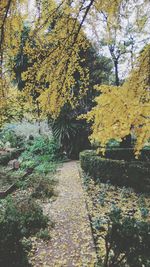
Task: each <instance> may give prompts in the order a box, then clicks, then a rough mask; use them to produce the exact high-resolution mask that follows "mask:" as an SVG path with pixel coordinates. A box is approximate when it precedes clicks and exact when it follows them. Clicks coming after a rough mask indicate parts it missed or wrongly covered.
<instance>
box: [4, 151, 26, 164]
mask: <svg viewBox="0 0 150 267" xmlns="http://www.w3.org/2000/svg"><path fill="white" fill-rule="evenodd" d="M23 151H24V149H22V148H20V149H15V150H13V151H11V152H8V153H7V154H6V155H1V156H0V164H2V165H7V163H8V162H9V161H10V160H12V159H15V158H18V157H19V156H20V154H21V153H22V152H23Z"/></svg>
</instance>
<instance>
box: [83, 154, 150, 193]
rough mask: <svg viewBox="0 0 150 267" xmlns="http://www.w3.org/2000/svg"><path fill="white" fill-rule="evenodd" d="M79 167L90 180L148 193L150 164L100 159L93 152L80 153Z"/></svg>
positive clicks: (149, 188) (149, 187)
mask: <svg viewBox="0 0 150 267" xmlns="http://www.w3.org/2000/svg"><path fill="white" fill-rule="evenodd" d="M80 162H81V167H82V169H83V170H84V171H85V173H88V174H89V175H90V176H92V178H94V179H96V180H99V181H102V182H108V181H110V182H111V183H112V184H114V185H118V186H129V187H133V188H134V189H135V190H136V191H143V192H150V164H149V162H142V161H136V160H134V161H131V162H130V161H129V162H128V161H124V160H114V159H107V158H102V157H100V156H99V155H97V154H96V152H95V151H83V152H81V153H80Z"/></svg>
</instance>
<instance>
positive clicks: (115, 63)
mask: <svg viewBox="0 0 150 267" xmlns="http://www.w3.org/2000/svg"><path fill="white" fill-rule="evenodd" d="M114 67H115V85H116V86H119V84H120V82H119V74H118V60H114Z"/></svg>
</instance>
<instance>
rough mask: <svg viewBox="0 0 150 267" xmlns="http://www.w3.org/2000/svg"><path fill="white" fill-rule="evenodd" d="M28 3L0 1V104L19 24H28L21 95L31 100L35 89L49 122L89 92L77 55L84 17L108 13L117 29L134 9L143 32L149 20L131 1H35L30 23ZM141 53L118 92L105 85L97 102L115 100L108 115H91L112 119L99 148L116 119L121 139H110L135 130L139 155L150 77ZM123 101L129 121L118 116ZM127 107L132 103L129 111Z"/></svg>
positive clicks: (145, 128)
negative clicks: (62, 109)
mask: <svg viewBox="0 0 150 267" xmlns="http://www.w3.org/2000/svg"><path fill="white" fill-rule="evenodd" d="M28 4H29V1H28V0H21V1H18V0H1V2H0V61H1V62H0V63H1V66H0V86H1V98H2V100H3V103H4V101H6V99H7V95H8V88H9V81H10V80H12V77H11V79H10V68H13V62H14V61H13V59H14V58H15V57H16V55H17V54H18V51H19V49H20V42H21V34H22V31H23V25H24V24H23V22H24V21H25V20H28V21H29V23H30V26H31V31H30V34H29V38H28V40H27V41H26V42H25V44H24V47H23V51H24V53H26V54H27V55H28V57H29V64H30V62H31V63H32V64H31V66H30V67H29V68H28V69H27V71H25V72H24V73H23V75H22V79H23V80H24V81H25V87H24V94H25V95H26V97H27V98H29V99H30V97H31V95H32V94H31V92H32V90H33V87H34V90H35V91H36V92H37V94H39V99H38V100H39V103H40V108H41V110H42V111H43V113H45V114H51V116H53V117H57V116H58V115H59V113H60V111H61V108H62V107H63V106H64V105H65V103H66V102H68V103H70V104H71V105H72V106H75V105H76V104H77V102H78V99H80V98H81V96H83V95H84V94H85V93H86V91H87V89H88V85H89V73H88V69H86V68H82V62H83V58H81V56H80V51H81V50H84V51H86V50H87V49H88V47H89V43H88V42H87V38H86V36H85V33H84V31H83V28H84V23H85V22H86V20H87V18H88V17H91V18H94V16H96V14H97V12H98V13H99V12H103V13H106V14H107V22H108V25H111V23H112V24H113V28H115V27H120V28H121V27H122V18H123V17H125V18H126V17H128V16H129V14H131V8H132V7H133V6H134V7H135V16H136V17H137V20H136V23H137V24H138V25H139V27H140V29H141V30H143V29H144V30H145V29H146V26H145V25H146V23H147V21H148V20H149V14H147V13H145V14H144V15H143V13H142V10H141V12H139V11H138V10H140V5H141V1H134V0H128V1H126V0H105V1H102V0H89V1H87V0H72V1H70V0H61V1H55V0H38V1H35V8H36V11H35V14H34V15H33V16H31V17H30V18H29V16H28ZM139 4H140V5H139ZM142 4H143V5H145V7H146V5H147V6H148V5H149V1H148V0H142ZM129 9H130V12H129ZM144 27H145V28H144ZM145 51H147V52H143V53H142V55H141V58H142V57H143V58H142V59H141V60H142V61H143V62H142V64H141V65H139V66H141V67H138V66H137V68H136V69H135V70H134V71H133V74H131V76H130V78H129V80H128V81H127V82H126V83H125V84H124V85H123V88H122V89H120V87H119V88H116V87H115V88H113V89H112V90H111V87H108V86H106V87H103V88H102V89H101V92H102V95H101V98H100V99H101V100H102V102H104V103H105V100H104V99H106V100H108V101H109V99H112V98H115V99H116V102H115V101H114V100H113V101H112V103H114V105H113V104H112V105H113V106H112V105H111V104H110V105H109V106H112V108H110V109H109V110H107V107H108V105H107V104H106V105H104V106H103V105H101V104H100V106H99V107H100V110H101V111H100V112H102V113H101V114H102V115H101V116H100V115H97V116H95V118H96V120H100V119H102V118H103V117H105V116H106V115H105V114H106V113H107V112H108V111H111V116H112V119H111V116H110V119H109V118H108V117H107V116H106V124H104V125H103V126H105V125H107V135H106V137H104V136H103V137H102V136H101V135H99V134H98V136H99V139H100V140H101V143H102V144H103V145H105V143H106V141H107V138H108V137H112V134H108V132H109V133H112V127H111V120H112V124H113V125H114V120H115V119H116V120H117V122H118V121H119V123H118V124H117V127H119V133H120V134H119V133H118V135H117V136H116V135H115V134H114V136H115V137H117V138H118V137H121V138H122V137H123V136H124V134H128V132H129V130H130V131H131V129H133V127H134V129H137V130H136V131H135V132H136V135H137V138H138V141H137V150H139V149H140V148H141V146H142V145H143V142H145V140H146V138H148V137H149V135H148V132H149V128H148V127H149V123H148V121H149V115H148V114H147V112H148V111H149V90H148V88H149V82H148V81H147V78H145V77H147V76H146V75H149V65H148V64H149V62H148V59H147V58H148V57H146V59H145V56H144V55H145V54H146V53H149V52H148V51H149V49H148V48H147V49H146V50H145ZM10 58H12V66H10ZM8 62H9V63H8ZM144 62H145V63H144ZM76 73H78V76H79V80H80V91H79V92H78V94H76V92H75V90H74V88H75V87H76V83H77V80H76V79H75V74H76ZM143 74H144V77H143V76H142V75H143ZM125 97H127V103H126V104H123V106H122V108H124V109H123V110H124V114H125V113H126V114H129V115H128V117H127V118H126V117H123V116H122V115H121V114H122V111H121V110H122V109H120V108H121V104H120V103H122V99H123V100H124V99H125ZM1 102H2V101H1ZM106 102H107V101H106ZM98 103H99V100H98ZM131 103H132V104H133V105H132V107H131ZM146 106H147V108H146ZM126 110H127V112H126ZM139 110H140V115H139V116H138V118H139V119H138V122H137V119H135V120H134V119H133V118H135V113H137V114H139ZM119 111H120V112H119ZM92 112H93V111H92ZM97 114H99V112H98V113H97ZM115 114H116V115H115ZM121 118H122V119H121ZM131 118H132V119H131ZM130 120H131V121H130ZM141 120H142V121H141ZM143 120H144V121H143ZM94 125H95V124H94ZM122 125H124V127H122ZM125 125H126V126H125ZM131 125H132V126H131ZM93 127H94V126H93ZM93 129H94V128H93ZM97 129H98V128H97ZM104 130H105V129H104V127H103V131H104ZM94 131H95V130H94ZM113 131H114V130H113ZM104 132H105V131H104ZM115 132H116V131H115ZM122 132H123V133H122ZM93 133H94V132H93ZM98 133H99V132H98Z"/></svg>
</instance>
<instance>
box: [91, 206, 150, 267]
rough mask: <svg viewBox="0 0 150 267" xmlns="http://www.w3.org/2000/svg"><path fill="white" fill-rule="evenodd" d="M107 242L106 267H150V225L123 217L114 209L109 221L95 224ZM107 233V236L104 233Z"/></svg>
mask: <svg viewBox="0 0 150 267" xmlns="http://www.w3.org/2000/svg"><path fill="white" fill-rule="evenodd" d="M93 226H94V228H95V229H97V230H98V231H100V232H101V233H102V238H103V239H104V240H105V248H106V254H105V258H104V261H103V265H102V266H104V267H123V266H129V267H135V266H136V267H142V266H145V267H149V266H150V254H149V248H150V223H149V222H146V221H139V220H137V219H135V218H134V217H130V216H125V217H123V216H122V213H121V210H120V209H118V208H117V207H114V208H113V209H112V211H111V212H110V213H109V214H108V216H107V219H105V220H104V218H101V217H100V218H99V219H97V220H96V222H94V223H93ZM104 231H106V234H103V232H104Z"/></svg>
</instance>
